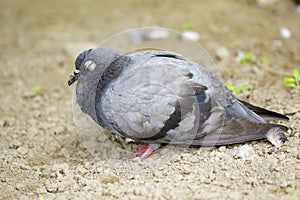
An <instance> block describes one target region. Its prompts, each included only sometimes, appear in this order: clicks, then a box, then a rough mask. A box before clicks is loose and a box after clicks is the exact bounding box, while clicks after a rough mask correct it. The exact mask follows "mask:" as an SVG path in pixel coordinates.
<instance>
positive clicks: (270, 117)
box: [239, 100, 289, 121]
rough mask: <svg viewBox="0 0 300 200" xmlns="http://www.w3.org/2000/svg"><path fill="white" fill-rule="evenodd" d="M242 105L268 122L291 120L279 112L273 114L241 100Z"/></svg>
mask: <svg viewBox="0 0 300 200" xmlns="http://www.w3.org/2000/svg"><path fill="white" fill-rule="evenodd" d="M239 101H240V102H241V103H242V104H244V105H245V106H246V107H247V108H248V109H250V110H252V111H253V112H255V113H256V114H258V115H259V116H260V117H262V118H264V119H265V120H267V121H270V120H289V118H288V117H287V116H285V115H282V114H280V113H277V112H273V111H270V110H267V109H264V108H261V107H258V106H254V105H252V104H250V103H248V102H245V101H242V100H239Z"/></svg>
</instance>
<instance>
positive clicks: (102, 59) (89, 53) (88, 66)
mask: <svg viewBox="0 0 300 200" xmlns="http://www.w3.org/2000/svg"><path fill="white" fill-rule="evenodd" d="M117 56H118V53H117V52H115V51H112V50H109V49H104V48H97V49H88V50H85V51H83V52H81V53H80V54H79V55H78V56H77V58H76V60H75V71H74V72H73V74H72V75H71V76H70V77H69V80H68V85H69V86H70V85H72V84H73V83H74V82H75V81H77V80H78V79H79V77H80V76H83V75H84V74H87V73H92V72H93V71H99V70H101V71H103V70H104V69H105V68H106V67H108V66H109V65H110V64H111V63H112V62H113V61H114V60H115V58H116V57H117Z"/></svg>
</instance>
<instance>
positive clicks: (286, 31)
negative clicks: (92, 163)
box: [280, 27, 292, 39]
mask: <svg viewBox="0 0 300 200" xmlns="http://www.w3.org/2000/svg"><path fill="white" fill-rule="evenodd" d="M280 36H281V37H282V38H285V39H288V38H290V37H291V36H292V33H291V31H290V30H289V29H288V28H286V27H281V28H280Z"/></svg>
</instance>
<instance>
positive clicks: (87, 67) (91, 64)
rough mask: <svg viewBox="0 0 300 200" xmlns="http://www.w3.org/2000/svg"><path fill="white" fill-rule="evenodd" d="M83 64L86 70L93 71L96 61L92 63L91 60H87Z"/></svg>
mask: <svg viewBox="0 0 300 200" xmlns="http://www.w3.org/2000/svg"><path fill="white" fill-rule="evenodd" d="M84 66H85V68H86V69H87V70H89V71H93V70H94V69H95V67H96V63H94V62H93V61H91V60H88V61H86V62H85V63H84Z"/></svg>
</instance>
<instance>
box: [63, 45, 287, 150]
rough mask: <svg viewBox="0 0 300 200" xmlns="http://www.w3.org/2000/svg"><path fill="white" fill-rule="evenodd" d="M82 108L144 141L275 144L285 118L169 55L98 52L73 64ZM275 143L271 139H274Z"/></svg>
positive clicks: (194, 65) (110, 127) (109, 126)
mask: <svg viewBox="0 0 300 200" xmlns="http://www.w3.org/2000/svg"><path fill="white" fill-rule="evenodd" d="M75 66H76V70H77V72H79V71H80V73H74V74H73V75H72V76H71V79H70V80H69V85H70V84H72V83H73V82H75V81H76V80H78V84H77V87H76V99H77V103H78V104H79V106H80V108H81V110H82V111H83V112H84V113H86V114H88V115H89V116H90V117H91V118H92V119H93V120H94V121H95V122H96V123H97V124H99V125H100V126H102V127H104V128H106V129H108V130H110V131H111V132H112V133H114V134H117V135H120V136H124V137H127V138H131V139H133V140H135V141H142V142H146V143H149V144H169V143H170V144H174V145H187V146H213V145H226V144H233V143H242V142H245V141H251V140H258V139H263V138H267V139H270V140H271V142H272V143H273V144H275V143H276V146H279V145H280V143H282V142H285V141H286V140H287V139H286V137H285V136H284V132H286V131H287V127H285V126H283V125H279V124H272V123H269V122H268V121H269V120H288V118H287V117H286V116H284V115H281V114H279V113H275V112H272V111H268V110H266V109H263V108H260V107H257V106H253V105H251V104H249V103H247V102H243V101H240V100H239V99H237V98H236V97H235V96H234V95H233V94H231V93H230V92H229V91H228V90H227V89H226V87H225V86H224V85H223V84H222V83H221V82H220V81H219V80H218V79H217V78H216V76H215V75H214V74H213V73H212V72H211V71H209V70H208V69H207V68H204V67H201V66H199V65H198V64H197V63H194V62H190V61H188V60H186V59H184V58H183V57H182V56H181V55H179V54H176V53H174V52H166V51H141V52H137V53H132V54H128V55H120V54H118V53H117V52H115V51H112V50H109V49H104V48H97V49H93V50H87V51H84V52H83V53H81V54H80V55H79V56H78V57H77V59H76V62H75ZM274 138H275V139H274Z"/></svg>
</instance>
